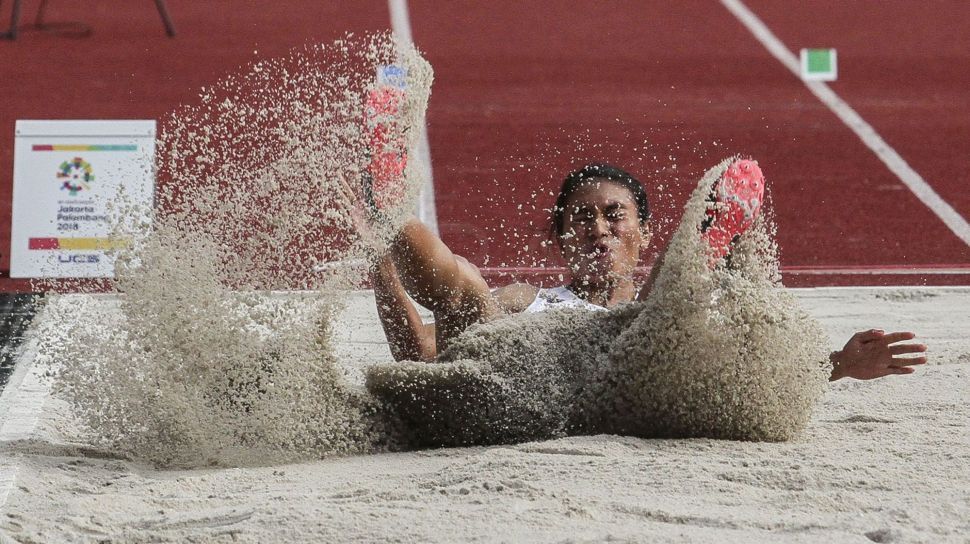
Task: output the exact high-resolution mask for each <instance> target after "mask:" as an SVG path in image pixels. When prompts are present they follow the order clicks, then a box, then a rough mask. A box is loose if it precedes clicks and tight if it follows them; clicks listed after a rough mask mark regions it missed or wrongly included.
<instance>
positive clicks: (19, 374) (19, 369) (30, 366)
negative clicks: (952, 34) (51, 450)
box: [0, 313, 49, 510]
mask: <svg viewBox="0 0 970 544" xmlns="http://www.w3.org/2000/svg"><path fill="white" fill-rule="evenodd" d="M40 318H41V316H40V313H38V315H36V316H34V319H40ZM21 349H22V351H21V354H20V356H19V357H17V363H16V369H15V370H14V374H13V375H12V376H11V377H10V381H9V382H7V385H6V387H4V389H3V394H2V395H0V416H2V418H3V419H2V424H0V443H3V442H12V441H15V440H26V439H29V438H30V437H31V435H33V432H34V428H35V427H36V426H37V420H38V418H39V417H40V413H41V411H42V409H43V407H44V402H45V401H46V400H47V395H48V393H49V385H48V383H47V381H46V380H45V378H44V377H43V375H42V374H43V370H42V369H41V368H40V367H38V366H37V365H35V364H34V358H35V357H36V356H37V338H36V335H32V337H31V338H29V339H27V340H26V341H25V342H24V345H23V347H22V348H21ZM18 471H19V455H11V456H9V457H7V458H5V459H2V460H0V510H2V509H3V507H4V506H5V505H6V504H7V499H8V498H9V497H10V492H11V491H12V490H13V488H14V486H15V485H16V483H17V472H18Z"/></svg>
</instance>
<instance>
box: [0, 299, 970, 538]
mask: <svg viewBox="0 0 970 544" xmlns="http://www.w3.org/2000/svg"><path fill="white" fill-rule="evenodd" d="M793 293H794V294H795V295H796V296H797V298H798V299H799V301H800V302H801V303H802V304H803V305H804V306H805V307H806V308H808V310H809V311H810V313H812V315H813V316H815V317H816V318H818V319H819V320H820V321H821V322H822V324H823V325H824V327H825V329H826V332H827V333H828V334H829V336H830V337H831V338H832V347H833V348H834V347H838V346H836V343H837V342H838V343H840V342H841V341H843V340H844V339H845V338H847V337H848V335H849V334H850V333H851V332H852V331H854V330H856V329H861V328H866V327H870V326H873V325H877V324H878V325H879V326H883V327H885V328H886V329H898V328H911V329H913V330H916V331H918V332H920V333H921V335H920V338H921V339H922V340H923V341H925V342H926V343H928V344H929V346H930V350H931V351H930V353H931V361H930V364H929V365H927V366H926V367H923V368H920V369H918V370H917V373H916V374H915V375H913V376H898V377H890V378H884V379H880V380H876V381H872V382H858V381H851V380H844V381H840V382H836V383H835V384H832V385H831V386H830V387H829V389H828V391H827V393H826V394H825V397H824V399H823V401H822V403H821V405H820V406H819V407H818V408H817V409H816V411H815V414H814V416H813V418H812V420H811V422H810V423H809V425H808V428H807V430H806V431H805V432H804V433H803V434H802V435H801V436H800V437H799V438H798V439H796V440H795V441H792V442H784V443H753V442H734V441H717V440H708V439H688V440H644V439H637V438H629V437H619V436H613V435H599V436H590V437H571V438H564V439H557V440H550V441H545V442H529V443H523V444H518V445H514V446H495V447H487V448H483V447H473V448H453V449H437V450H425V451H417V452H408V453H393V454H376V455H359V456H351V457H342V458H331V459H325V460H319V461H311V462H302V463H292V464H284V463H277V464H272V465H270V466H263V467H256V468H232V469H200V470H157V469H154V468H151V467H150V466H147V465H145V464H142V463H134V462H131V461H126V460H122V459H117V458H115V457H114V456H113V454H112V453H110V452H108V451H104V450H99V449H95V448H91V447H90V446H86V445H84V442H79V441H78V440H77V437H76V433H77V430H78V429H77V426H76V424H75V423H74V422H73V421H72V418H71V416H70V415H69V414H68V413H67V411H68V407H67V406H66V405H65V404H63V403H62V402H61V401H58V400H56V399H53V398H51V397H49V396H48V387H49V383H48V382H47V381H45V380H44V379H42V376H41V375H42V374H43V373H44V372H45V370H44V369H43V368H41V367H40V366H32V365H31V358H32V355H33V354H34V352H33V351H32V350H33V349H35V348H36V339H34V340H33V341H30V342H27V343H26V345H25V346H24V352H23V354H22V356H21V360H20V363H19V365H18V370H17V372H16V373H15V375H14V376H13V378H12V381H11V384H10V386H9V387H8V388H7V390H6V391H4V394H3V396H2V399H0V413H2V414H4V419H3V420H2V422H0V451H2V455H0V486H2V487H0V504H2V510H0V512H2V513H0V536H2V537H3V538H4V540H5V541H6V540H11V541H15V542H69V541H80V542H94V541H110V542H141V541H155V542H169V541H171V542H176V541H195V542H268V541H284V540H291V541H306V542H321V541H347V542H374V541H399V542H413V541H426V542H454V541H507V542H540V541H541V542H602V541H607V540H618V541H658V542H689V541H698V540H702V541H718V542H750V541H752V540H755V541H765V542H769V541H770V542H776V541H791V542H818V541H824V540H828V541H835V542H943V541H946V542H962V541H965V538H966V535H967V534H968V533H970V491H968V489H970V438H968V436H970V434H968V430H970V429H968V428H967V426H968V421H970V408H968V407H967V405H966V391H968V390H970V342H968V341H967V339H966V335H965V331H966V330H967V329H968V327H970V321H968V318H967V315H966V312H965V311H964V310H965V308H967V307H968V305H970V290H967V289H960V288H933V289H856V290H852V289H815V290H795V291H793ZM62 300H65V302H67V299H62ZM73 303H77V301H74V302H73ZM84 304H85V306H87V307H88V308H89V309H93V306H99V307H100V308H101V309H102V310H103V309H105V308H107V307H110V306H112V305H116V304H117V302H116V301H112V300H111V299H108V298H90V299H88V300H86V301H85V303H84ZM49 312H50V309H49V308H48V309H47V310H45V313H44V314H42V315H41V316H40V318H39V322H43V320H44V319H45V316H46V315H50V313H49ZM77 319H78V320H80V321H83V319H84V315H83V314H79V315H77ZM333 338H334V341H335V347H336V351H337V353H338V355H339V359H340V360H341V361H343V363H342V364H343V365H344V366H342V371H343V372H345V373H346V375H347V377H348V380H350V381H351V382H356V383H360V380H361V379H362V378H361V376H362V371H363V369H364V368H365V367H366V366H367V365H368V364H371V363H373V362H374V361H375V360H386V358H387V357H389V355H388V353H387V348H386V345H383V344H382V343H381V340H382V338H381V336H380V331H379V327H378V324H377V320H376V316H375V315H374V314H373V302H372V300H371V299H369V298H368V296H367V294H366V293H359V294H356V295H354V296H353V297H351V299H350V301H349V302H348V305H347V308H346V309H345V310H344V311H343V313H341V314H340V316H339V317H338V319H337V321H336V323H335V329H334V336H333ZM32 419H36V425H35V426H33V427H31V425H30V424H31V421H32Z"/></svg>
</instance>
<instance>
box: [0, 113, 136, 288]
mask: <svg viewBox="0 0 970 544" xmlns="http://www.w3.org/2000/svg"><path fill="white" fill-rule="evenodd" d="M154 157H155V121H17V126H16V140H15V143H14V171H13V224H12V228H11V243H10V277H12V278H105V277H112V276H113V275H114V259H113V257H112V256H111V253H110V250H112V249H119V248H123V247H126V246H127V245H129V244H130V243H131V240H130V239H128V237H126V236H118V235H116V234H112V233H113V232H115V233H116V232H117V231H116V230H115V229H114V227H115V226H117V225H119V224H120V223H119V221H120V220H121V218H120V217H118V215H117V213H118V212H115V211H113V210H114V209H116V208H117V206H115V205H116V204H119V203H120V201H119V198H120V197H122V196H123V198H124V204H125V206H126V207H132V206H133V207H134V208H135V209H138V210H140V212H139V214H140V217H138V218H127V219H128V221H125V222H126V223H128V222H129V221H133V220H139V221H147V220H148V217H149V213H150V210H151V205H152V198H153V194H154V188H155V181H154V180H155V178H154V165H153V161H154Z"/></svg>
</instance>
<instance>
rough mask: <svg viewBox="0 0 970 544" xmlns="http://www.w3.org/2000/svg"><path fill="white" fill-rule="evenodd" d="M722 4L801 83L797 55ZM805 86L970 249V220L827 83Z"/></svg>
mask: <svg viewBox="0 0 970 544" xmlns="http://www.w3.org/2000/svg"><path fill="white" fill-rule="evenodd" d="M721 4H723V5H724V7H725V8H727V9H728V11H730V12H731V13H732V14H734V16H735V17H737V19H738V20H739V21H741V24H743V25H744V26H745V27H747V29H748V30H749V31H750V32H751V33H752V34H753V35H754V37H755V38H757V39H758V41H759V42H761V44H762V45H764V46H765V49H767V50H768V52H769V53H771V54H772V55H773V56H774V57H775V58H776V59H778V60H779V61H780V62H781V63H782V64H784V65H785V67H786V68H788V70H789V71H791V72H792V73H793V74H795V77H798V78H799V79H801V76H800V73H801V72H800V64H799V62H798V59H797V58H796V57H795V54H794V53H792V52H791V51H789V50H788V48H787V47H786V46H785V44H784V43H782V42H781V40H779V39H778V37H777V36H775V35H774V33H773V32H771V30H769V29H768V27H767V26H766V25H765V24H764V23H763V22H762V21H761V19H759V18H758V16H757V15H755V14H754V13H753V12H752V11H751V10H750V9H748V7H747V6H745V5H744V3H743V2H741V0H721ZM803 83H805V86H806V87H808V89H809V90H810V91H812V94H814V95H815V96H816V97H818V99H819V100H821V101H822V103H823V104H825V105H826V106H828V107H829V109H830V110H832V112H833V113H835V115H837V116H838V118H839V119H841V120H842V122H843V123H845V125H846V126H847V127H849V129H851V130H852V132H854V133H855V134H856V136H858V137H859V139H861V140H862V142H863V143H864V144H866V146H868V147H869V149H871V150H872V152H873V153H875V154H876V156H877V157H879V159H880V160H881V161H882V162H883V163H884V164H885V165H886V166H887V167H889V170H890V171H892V173H894V174H896V176H897V177H899V179H900V180H901V181H902V182H903V183H904V184H906V186H907V187H909V189H910V190H911V191H913V194H915V195H916V198H919V199H920V200H921V201H922V202H923V204H925V205H926V207H927V208H929V209H930V210H931V211H932V212H933V213H935V214H936V215H937V217H939V218H940V219H941V220H942V221H943V223H945V224H946V226H947V227H949V228H950V230H951V231H953V233H954V234H956V235H957V237H958V238H960V239H961V240H963V242H964V243H965V244H967V245H968V246H970V224H968V223H967V220H966V219H964V218H963V216H961V215H960V214H959V213H957V211H956V210H954V209H953V207H952V206H950V205H949V204H947V202H946V201H945V200H943V199H942V198H940V195H938V194H936V191H934V190H933V188H932V187H930V186H929V184H928V183H926V180H924V179H923V177H922V176H920V175H919V174H918V173H917V172H916V171H915V170H913V169H912V167H910V166H909V164H907V163H906V161H905V160H903V158H902V157H900V156H899V153H897V152H896V150H895V149H893V148H892V147H891V146H890V145H889V144H888V143H886V141H885V140H883V139H882V137H881V136H879V134H878V133H877V132H876V130H875V129H874V128H872V126H871V125H869V123H867V122H866V121H865V120H864V119H863V118H862V117H860V116H859V114H858V113H856V112H855V110H853V109H852V107H851V106H849V105H848V104H846V102H845V101H844V100H842V99H841V98H840V97H839V95H837V94H835V91H833V90H832V89H830V88H829V86H828V85H826V84H825V83H823V82H821V81H804V82H803Z"/></svg>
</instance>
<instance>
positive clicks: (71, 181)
mask: <svg viewBox="0 0 970 544" xmlns="http://www.w3.org/2000/svg"><path fill="white" fill-rule="evenodd" d="M57 179H59V180H62V183H61V190H62V191H68V192H69V193H71V196H77V194H78V193H80V192H81V191H90V190H91V186H90V185H88V183H91V182H92V181H94V173H93V172H92V170H91V164H90V163H88V162H87V161H85V160H84V159H82V158H81V157H74V159H72V160H69V161H64V162H62V163H61V166H60V169H59V170H58V171H57Z"/></svg>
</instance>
